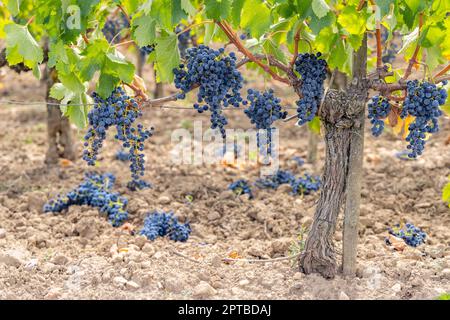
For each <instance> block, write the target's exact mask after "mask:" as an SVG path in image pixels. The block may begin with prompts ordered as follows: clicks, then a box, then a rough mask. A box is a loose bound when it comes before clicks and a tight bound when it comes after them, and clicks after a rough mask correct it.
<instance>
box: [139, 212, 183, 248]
mask: <svg viewBox="0 0 450 320" xmlns="http://www.w3.org/2000/svg"><path fill="white" fill-rule="evenodd" d="M190 233H191V227H190V225H189V223H184V224H182V223H180V222H178V220H177V218H176V217H174V215H173V212H168V213H166V212H163V211H161V212H159V211H153V212H151V213H149V214H148V215H147V217H146V218H145V219H144V227H143V228H142V230H141V231H140V234H141V235H144V236H146V237H147V239H149V240H155V239H156V238H158V237H165V236H167V235H168V236H169V239H170V240H173V241H180V242H185V241H187V240H188V238H189V235H190Z"/></svg>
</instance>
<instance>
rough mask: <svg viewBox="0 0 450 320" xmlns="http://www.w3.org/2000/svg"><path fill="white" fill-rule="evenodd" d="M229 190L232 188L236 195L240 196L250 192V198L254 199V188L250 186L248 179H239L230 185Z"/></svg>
mask: <svg viewBox="0 0 450 320" xmlns="http://www.w3.org/2000/svg"><path fill="white" fill-rule="evenodd" d="M228 189H229V190H232V191H233V192H234V193H235V194H236V195H238V196H240V195H243V194H248V197H249V199H253V193H252V189H251V188H250V186H249V184H248V182H247V180H242V179H240V180H237V181H234V182H233V183H231V184H230V185H229V186H228Z"/></svg>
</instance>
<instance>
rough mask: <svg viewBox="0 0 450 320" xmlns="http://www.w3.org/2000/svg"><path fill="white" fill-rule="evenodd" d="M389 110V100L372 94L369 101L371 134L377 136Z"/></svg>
mask: <svg viewBox="0 0 450 320" xmlns="http://www.w3.org/2000/svg"><path fill="white" fill-rule="evenodd" d="M390 112H391V104H390V103H389V100H388V99H387V98H385V97H383V96H378V95H377V96H374V97H372V101H370V102H369V115H368V118H369V119H370V123H371V124H372V135H374V136H375V137H378V136H379V135H380V134H381V133H382V132H383V130H384V121H383V119H385V118H386V117H387V116H388V115H389V113H390Z"/></svg>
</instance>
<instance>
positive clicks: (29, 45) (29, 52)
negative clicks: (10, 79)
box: [5, 23, 44, 77]
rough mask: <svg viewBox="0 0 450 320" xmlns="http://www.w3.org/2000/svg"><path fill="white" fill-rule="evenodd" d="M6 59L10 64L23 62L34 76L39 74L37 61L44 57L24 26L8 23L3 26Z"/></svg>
mask: <svg viewBox="0 0 450 320" xmlns="http://www.w3.org/2000/svg"><path fill="white" fill-rule="evenodd" d="M5 32H6V35H7V36H6V59H7V60H8V63H9V64H10V65H15V64H18V63H21V62H23V64H24V65H26V66H27V67H29V68H31V69H33V72H34V73H35V76H37V77H39V76H40V71H39V67H38V65H39V63H41V62H42V60H43V59H44V53H43V51H42V49H41V48H40V46H39V44H38V43H37V42H36V40H34V38H33V36H32V35H31V33H30V32H29V31H28V28H27V27H26V26H20V25H18V24H15V23H10V24H7V25H6V26H5Z"/></svg>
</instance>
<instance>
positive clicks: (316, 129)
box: [308, 117, 320, 135]
mask: <svg viewBox="0 0 450 320" xmlns="http://www.w3.org/2000/svg"><path fill="white" fill-rule="evenodd" d="M308 127H309V130H311V131H312V132H313V133H315V134H317V135H319V134H320V118H319V117H314V118H313V119H312V120H311V121H310V122H308Z"/></svg>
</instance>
